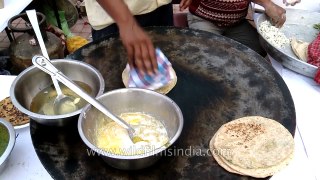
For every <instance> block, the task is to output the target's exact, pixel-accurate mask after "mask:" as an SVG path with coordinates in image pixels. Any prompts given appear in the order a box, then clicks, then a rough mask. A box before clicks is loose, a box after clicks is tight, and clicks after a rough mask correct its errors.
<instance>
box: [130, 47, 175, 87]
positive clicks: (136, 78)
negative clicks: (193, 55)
mask: <svg viewBox="0 0 320 180" xmlns="http://www.w3.org/2000/svg"><path fill="white" fill-rule="evenodd" d="M156 58H157V63H158V73H156V74H154V75H151V76H150V75H148V74H145V75H144V76H142V75H141V74H139V73H138V71H137V70H136V69H130V67H129V65H127V67H126V68H129V83H128V86H129V87H137V88H144V89H150V90H156V89H159V88H161V87H163V86H165V85H167V84H168V83H169V82H170V81H171V80H172V79H174V74H172V73H171V72H170V68H172V65H171V63H170V62H169V60H168V58H167V57H166V56H165V55H164V54H163V53H162V52H161V50H160V49H159V48H156Z"/></svg>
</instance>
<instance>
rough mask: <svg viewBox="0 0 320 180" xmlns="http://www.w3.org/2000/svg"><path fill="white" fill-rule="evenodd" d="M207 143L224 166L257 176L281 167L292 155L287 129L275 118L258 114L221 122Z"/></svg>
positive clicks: (247, 174) (265, 174)
mask: <svg viewBox="0 0 320 180" xmlns="http://www.w3.org/2000/svg"><path fill="white" fill-rule="evenodd" d="M209 146H210V150H211V153H212V155H213V157H214V158H215V160H216V161H217V162H218V164H219V165H220V166H222V167H223V168H224V169H226V170H227V171H229V172H232V173H237V174H240V175H245V176H252V177H256V178H264V177H268V176H271V175H273V174H275V173H276V172H278V171H280V170H281V169H283V168H284V167H286V166H287V165H288V163H289V162H290V161H291V160H292V159H293V155H294V140H293V137H292V135H291V134H290V132H289V131H288V130H287V129H286V128H285V127H284V126H282V125H281V124H280V123H278V122H277V121H275V120H272V119H268V118H264V117H260V116H248V117H243V118H239V119H236V120H233V121H231V122H229V123H226V124H224V125H222V126H221V127H220V129H219V130H218V131H217V132H216V134H215V135H214V136H213V138H212V139H211V141H210V145H209Z"/></svg>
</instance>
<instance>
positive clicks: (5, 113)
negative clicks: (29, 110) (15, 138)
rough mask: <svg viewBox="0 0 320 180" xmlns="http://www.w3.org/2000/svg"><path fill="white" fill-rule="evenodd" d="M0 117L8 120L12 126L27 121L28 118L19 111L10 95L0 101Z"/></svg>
mask: <svg viewBox="0 0 320 180" xmlns="http://www.w3.org/2000/svg"><path fill="white" fill-rule="evenodd" d="M0 118H4V119H5V120H7V121H9V122H10V123H11V124H12V125H13V126H19V125H23V124H26V123H29V121H30V118H29V117H28V116H27V115H25V114H23V113H22V112H21V111H19V110H18V109H17V108H16V107H15V106H14V105H13V104H12V101H11V98H10V97H6V98H5V99H3V100H1V101H0Z"/></svg>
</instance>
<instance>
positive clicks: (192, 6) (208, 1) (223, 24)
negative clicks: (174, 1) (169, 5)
mask: <svg viewBox="0 0 320 180" xmlns="http://www.w3.org/2000/svg"><path fill="white" fill-rule="evenodd" d="M251 2H254V3H257V4H259V5H261V6H263V7H264V8H265V12H266V14H267V15H268V16H269V17H270V18H271V21H272V22H273V23H274V25H275V26H277V27H281V26H282V25H283V24H284V22H285V20H286V11H285V9H283V8H282V7H280V6H278V5H276V4H275V3H273V2H272V1H271V0H234V1H231V0H182V1H181V2H180V10H184V9H186V8H187V7H189V13H188V15H187V16H188V17H187V18H188V26H189V27H190V28H193V29H199V30H204V31H209V32H212V33H215V34H220V35H223V36H226V37H228V38H231V39H233V40H235V41H238V42H240V43H242V44H244V45H246V46H248V47H249V48H251V49H253V50H254V51H256V52H257V53H259V54H260V55H261V56H263V57H265V56H266V52H265V51H264V49H263V48H262V47H261V45H260V43H259V35H258V32H257V30H256V29H255V27H253V26H252V25H251V24H250V23H249V22H248V21H247V20H246V16H247V13H248V8H249V5H250V3H251ZM295 3H297V0H295ZM293 4H294V3H293Z"/></svg>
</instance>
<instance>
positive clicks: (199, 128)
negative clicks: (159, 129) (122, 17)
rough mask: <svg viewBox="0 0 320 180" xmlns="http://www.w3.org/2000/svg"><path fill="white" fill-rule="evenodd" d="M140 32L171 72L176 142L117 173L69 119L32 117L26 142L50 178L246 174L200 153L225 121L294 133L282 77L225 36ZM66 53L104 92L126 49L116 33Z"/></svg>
mask: <svg viewBox="0 0 320 180" xmlns="http://www.w3.org/2000/svg"><path fill="white" fill-rule="evenodd" d="M147 32H148V33H149V34H150V36H151V37H152V39H153V41H154V44H155V46H157V47H159V48H160V49H161V50H162V51H163V52H164V54H165V55H166V56H167V57H168V58H169V60H170V61H171V62H172V65H173V67H174V69H175V71H176V73H177V76H178V82H177V85H176V87H175V88H174V89H173V90H172V91H171V92H170V93H169V94H167V95H168V96H169V97H170V98H172V99H173V100H174V101H175V102H176V103H177V104H178V106H179V107H180V108H181V110H182V113H183V116H184V120H185V125H184V127H183V131H182V134H181V136H180V138H179V139H178V141H177V142H176V143H175V144H173V145H172V146H171V147H170V148H169V149H168V151H166V153H165V154H163V157H162V158H161V159H160V160H159V161H158V162H157V163H156V164H154V165H153V166H151V167H149V168H147V169H143V170H139V171H124V170H117V169H114V168H112V167H110V166H108V165H107V164H106V163H105V162H104V161H103V160H102V158H100V157H99V156H97V155H95V156H92V155H88V148H87V147H86V146H85V144H84V143H83V142H82V141H81V139H80V136H79V135H78V131H77V126H76V125H77V122H76V121H77V120H76V119H75V122H74V124H70V125H69V126H67V127H63V128H58V127H48V126H44V125H40V124H38V123H36V122H35V121H31V122H30V124H31V137H32V141H33V145H34V147H35V151H36V153H37V155H38V157H39V159H40V161H41V162H42V164H43V166H44V167H45V168H46V170H47V171H48V172H49V173H50V175H51V176H52V177H53V178H55V179H252V178H251V177H247V176H240V175H237V174H232V173H229V172H228V171H226V170H224V169H223V168H222V167H220V166H219V165H218V164H217V163H216V161H215V160H214V159H213V158H212V156H211V155H210V153H208V154H207V152H209V151H208V148H209V146H208V144H209V141H210V139H211V137H212V136H213V135H214V133H215V132H216V131H217V130H218V128H219V127H220V126H221V125H223V124H224V123H227V122H229V121H231V120H233V119H236V118H240V117H243V116H252V115H260V116H264V117H267V118H271V119H275V120H277V121H278V122H280V123H281V124H283V125H284V126H285V127H286V128H287V129H288V130H289V131H290V132H291V133H292V134H293V135H294V132H295V128H296V117H295V109H294V104H293V100H292V98H291V95H290V92H289V90H288V88H287V86H286V84H285V83H284V81H283V80H282V78H281V77H280V76H279V74H277V72H276V71H275V70H274V69H273V68H272V66H271V64H270V63H269V62H268V61H266V60H265V59H264V58H262V57H261V56H259V55H258V54H256V53H255V52H254V51H252V50H250V49H249V48H248V47H246V46H244V45H241V44H239V43H237V42H235V41H232V40H230V39H227V38H225V37H222V36H219V35H214V34H211V33H206V32H203V31H196V30H190V29H178V28H174V27H153V28H148V29H147ZM69 58H71V59H76V60H81V61H85V62H87V63H89V64H91V65H93V66H94V67H96V68H97V69H98V70H99V71H100V72H101V73H102V75H103V77H104V79H105V83H106V91H108V90H112V89H116V88H123V87H124V85H123V84H122V80H121V73H122V71H123V69H124V68H125V65H126V53H125V50H124V48H123V46H122V44H121V41H120V40H119V38H118V36H117V35H111V36H109V37H107V38H105V39H103V40H101V41H98V42H93V43H90V44H87V45H86V46H84V47H82V48H81V49H79V50H77V51H76V52H75V53H74V54H72V55H70V56H69ZM275 136H276V134H275ZM182 149H184V151H183V152H184V153H182V152H181V151H182ZM186 149H190V150H186ZM189 151H190V152H189ZM174 154H176V156H174Z"/></svg>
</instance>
